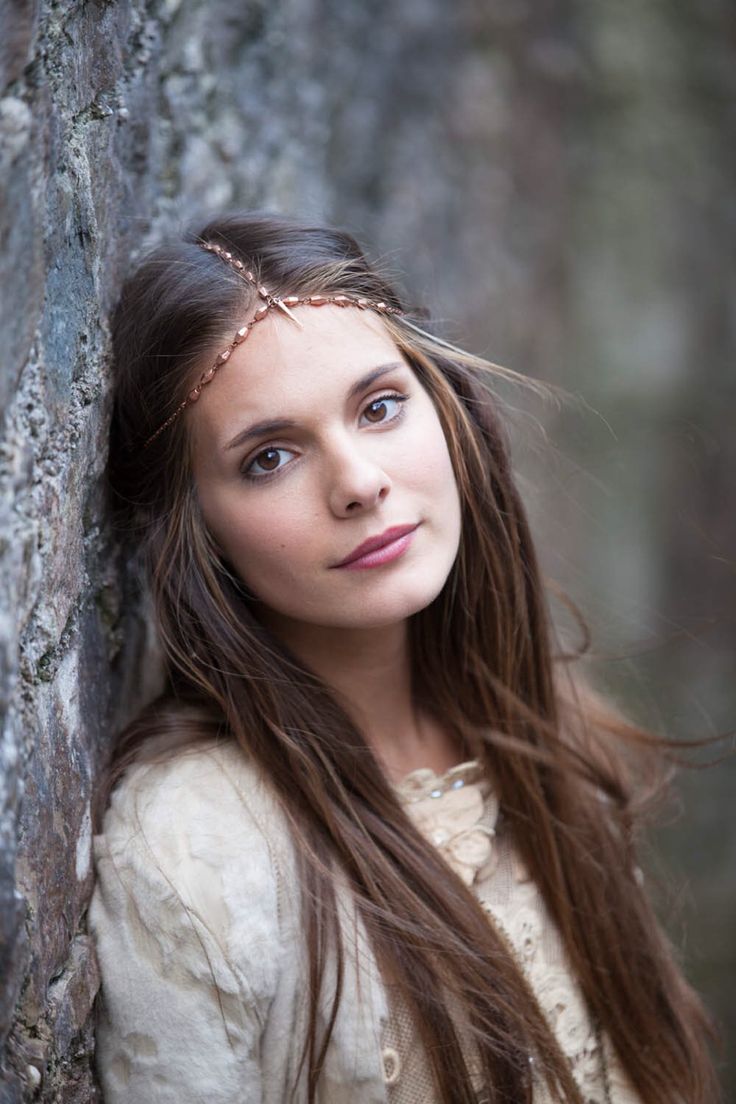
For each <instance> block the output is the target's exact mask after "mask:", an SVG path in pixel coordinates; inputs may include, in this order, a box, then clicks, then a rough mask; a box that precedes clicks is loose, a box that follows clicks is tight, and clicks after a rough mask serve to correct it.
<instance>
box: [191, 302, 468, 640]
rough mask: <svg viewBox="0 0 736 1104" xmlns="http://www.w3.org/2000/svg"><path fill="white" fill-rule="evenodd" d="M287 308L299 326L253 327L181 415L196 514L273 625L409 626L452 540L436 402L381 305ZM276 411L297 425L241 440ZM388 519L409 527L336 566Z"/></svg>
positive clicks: (456, 510) (450, 491)
mask: <svg viewBox="0 0 736 1104" xmlns="http://www.w3.org/2000/svg"><path fill="white" fill-rule="evenodd" d="M296 313H297V315H298V319H299V321H300V322H301V324H302V327H303V328H301V329H300V328H299V327H298V326H297V325H296V324H295V323H294V322H293V321H291V320H289V319H288V318H284V317H282V316H278V315H277V314H276V312H275V311H273V312H271V313H270V314H269V316H268V317H267V318H266V320H265V321H263V322H261V323H259V324H258V325H257V326H255V327H254V328H253V330H252V332H251V334H250V335H249V337H248V339H247V341H245V342H244V343H243V344H242V345H240V346H238V347H237V349H236V350H235V351H234V352H233V354H232V356H231V357H230V360H229V361H228V362H227V364H225V365H224V366H223V367H222V368H221V369H220V370H219V371H218V373H217V376H216V377H215V379H214V380H213V382H212V383H211V384H209V385H208V386H207V387H206V388H204V390H203V391H202V397H201V398H200V400H199V402H197V403H196V404H194V406H193V407H192V408H191V409H190V410H189V411H188V412H187V416H188V418H189V419H190V422H189V425H190V428H191V432H192V444H193V464H194V478H195V484H196V491H197V496H198V499H199V503H200V507H201V511H202V514H203V516H204V519H205V522H206V524H207V526H208V528H209V530H210V532H211V533H212V535H213V536H214V538H215V540H216V541H217V543H218V545H219V546H220V549H221V552H222V554H223V556H224V558H225V559H226V560H227V561H228V562H229V564H230V565H231V567H232V568H234V569H235V571H236V573H237V574H238V576H239V577H240V578H241V579H242V580H243V582H244V583H245V585H246V586H247V588H248V589H249V590H250V591H251V592H252V593H253V594H254V595H255V596H256V597H257V598H259V599H260V600H261V601H262V602H263V603H265V605H266V607H268V609H267V610H266V611H265V612H266V614H268V612H269V611H271V612H272V613H273V614H274V615H276V620H277V621H279V622H280V623H281V624H282V625H284V624H286V625H287V626H288V624H289V622H293V621H297V622H300V623H302V624H303V623H309V624H312V625H321V626H330V627H344V628H370V627H376V626H385V625H388V624H391V623H394V622H398V621H401V620H404V619H405V618H408V617H409V616H411V614H413V613H416V612H417V611H418V610H420V609H423V608H424V607H425V606H427V605H429V603H430V602H432V600H433V599H434V598H435V597H436V596H437V595H438V594H439V592H440V590H441V589H442V587H443V585H444V583H445V580H446V579H447V576H448V574H449V572H450V568H451V567H452V564H453V562H454V560H455V557H456V555H457V551H458V546H459V541H460V528H461V507H460V499H459V495H458V490H457V485H456V483H455V477H454V473H453V469H452V466H451V463H450V456H449V453H448V451H447V445H446V442H445V438H444V434H443V432H442V428H441V426H440V422H439V419H438V417H437V414H436V411H435V407H434V404H433V403H432V401H431V399H430V397H429V395H428V393H427V392H426V391H425V390H424V388H423V387H422V386H421V385H420V383H419V381H418V379H417V377H416V376H415V375H414V372H413V371H412V369H411V368H410V367H409V365H408V363H407V362H406V360H405V359H404V357H403V356H402V354H401V352H400V351H399V349H398V347H397V346H396V344H395V342H394V340H393V338H392V337H391V336H390V334H389V332H388V330H387V329H386V328H385V326H384V324H383V321H382V319H381V318H380V316H379V315H377V314H374V313H372V312H371V311H360V310H357V309H355V308H353V307H337V306H334V305H327V306H324V307H309V308H300V309H298V310H297V312H296ZM369 375H373V377H374V378H373V379H368V378H367V377H368V376H369ZM276 420H288V421H289V422H290V423H291V424H290V425H288V426H282V427H280V428H274V427H271V428H270V429H269V428H265V427H264V428H263V429H262V430H260V431H258V432H254V433H253V435H252V436H251V435H249V436H248V438H247V440H241V441H240V443H237V442H238V439H239V438H243V436H244V434H245V433H246V432H247V431H249V430H250V429H252V428H253V427H254V426H255V425H256V423H260V422H264V421H268V422H270V421H276ZM394 526H402V527H406V526H413V527H416V528H414V530H413V532H412V533H411V535H410V536H408V537H404V538H400V539H399V541H398V542H396V543H394V545H393V546H391V547H390V548H387V549H385V550H384V553H383V554H382V557H383V562H381V563H377V564H375V563H374V566H363V567H362V568H358V569H356V568H355V567H354V568H352V569H351V568H348V567H337V566H336V564H338V563H340V562H341V561H343V560H344V559H345V558H346V557H347V556H349V555H350V554H351V553H352V552H353V550H354V549H355V548H356V547H357V546H358V545H359V544H361V543H362V542H363V541H365V540H367V539H368V538H371V537H376V536H379V535H381V534H383V533H384V532H385V530H387V529H389V528H392V527H394ZM396 552H399V553H400V554H398V555H394V556H393V558H391V553H396ZM374 559H375V557H374Z"/></svg>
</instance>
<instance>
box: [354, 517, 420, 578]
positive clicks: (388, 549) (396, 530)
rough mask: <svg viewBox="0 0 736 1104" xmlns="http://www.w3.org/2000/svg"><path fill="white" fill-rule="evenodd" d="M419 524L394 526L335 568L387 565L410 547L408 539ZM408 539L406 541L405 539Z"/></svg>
mask: <svg viewBox="0 0 736 1104" xmlns="http://www.w3.org/2000/svg"><path fill="white" fill-rule="evenodd" d="M418 525H419V522H417V524H416V525H394V526H393V528H391V529H386V531H385V532H383V533H381V534H380V536H378V537H369V538H368V540H365V541H363V543H362V544H359V545H358V547H357V548H354V549H353V551H352V552H351V553H350V555H349V556H346V557H345V559H344V560H341V561H340V563H336V564H333V565H332V566H333V567H350V566H351V565H352V566H355V567H357V566H361V567H373V566H375V565H378V564H379V563H386V562H387V561H388V560H392V559H394V558H395V557H396V556H399V555H401V553H402V552H403V551H404V549H405V548H408V547H409V544H410V543H411V542H410V540H409V539H408V537H409V534H411V533H413V532H414V530H415V529H416V528H417V527H418ZM404 538H406V539H404ZM381 550H385V551H384V552H383V555H379V553H380V552H381Z"/></svg>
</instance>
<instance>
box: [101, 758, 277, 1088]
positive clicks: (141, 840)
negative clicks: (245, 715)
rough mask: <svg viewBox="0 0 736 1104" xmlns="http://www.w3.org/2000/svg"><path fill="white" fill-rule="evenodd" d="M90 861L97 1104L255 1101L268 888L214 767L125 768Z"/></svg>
mask: <svg viewBox="0 0 736 1104" xmlns="http://www.w3.org/2000/svg"><path fill="white" fill-rule="evenodd" d="M94 856H95V866H96V874H97V879H96V884H95V888H94V891H93V896H92V901H91V903H90V909H89V928H90V933H91V934H92V936H93V939H94V942H95V947H96V952H97V958H98V962H99V966H100V975H101V981H102V984H101V993H100V996H99V998H98V1018H97V1025H96V1035H97V1046H96V1066H97V1073H98V1077H99V1080H100V1083H101V1086H102V1089H103V1094H104V1100H105V1102H106V1104H205V1102H206V1104H235V1102H236V1101H237V1104H261V1101H262V1098H263V1094H262V1084H261V1067H260V1043H261V1035H262V1032H263V1028H264V1024H265V1020H266V1017H267V1013H268V1008H269V1004H270V1003H271V1000H272V998H273V995H274V992H275V989H276V980H277V970H278V959H279V931H278V914H277V890H276V884H275V882H276V879H275V872H274V869H273V866H272V863H271V856H270V852H269V848H268V841H267V839H266V838H265V836H264V834H263V832H262V831H261V830H260V826H259V825H258V824H256V823H255V818H253V817H251V816H249V815H248V811H247V809H246V808H245V806H244V803H243V800H242V793H240V792H238V791H236V790H235V788H234V787H233V786H232V785H231V783H230V781H229V779H228V777H227V773H226V772H225V771H224V770H223V768H222V763H221V761H220V760H218V758H217V757H216V756H211V755H208V754H206V753H198V754H195V755H184V756H181V757H180V758H178V759H176V760H174V761H172V762H169V763H167V764H165V765H160V764H155V765H153V766H152V765H150V764H146V765H144V766H141V765H138V766H136V767H134V768H133V769H132V770H131V769H130V768H129V773H128V774H126V775H125V776H124V778H123V781H122V783H120V784H119V787H118V789H117V790H116V791H114V793H113V797H112V801H111V804H110V807H109V808H108V810H107V812H106V814H105V819H104V822H103V826H102V832H101V834H100V835H97V836H95V837H94Z"/></svg>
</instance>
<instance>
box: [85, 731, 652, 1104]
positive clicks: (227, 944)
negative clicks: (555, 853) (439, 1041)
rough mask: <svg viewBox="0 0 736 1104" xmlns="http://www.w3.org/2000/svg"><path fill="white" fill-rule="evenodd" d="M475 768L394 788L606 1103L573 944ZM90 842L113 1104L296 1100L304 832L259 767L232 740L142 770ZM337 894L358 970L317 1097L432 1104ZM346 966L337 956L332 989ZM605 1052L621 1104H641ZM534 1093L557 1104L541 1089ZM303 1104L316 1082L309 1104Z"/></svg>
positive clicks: (341, 891)
mask: <svg viewBox="0 0 736 1104" xmlns="http://www.w3.org/2000/svg"><path fill="white" fill-rule="evenodd" d="M477 774H478V764H477V763H475V762H474V761H468V762H467V763H463V764H459V765H458V766H455V767H453V768H451V769H450V770H449V771H447V772H445V773H444V774H442V775H441V776H437V775H435V774H434V773H433V772H432V771H430V770H415V771H412V772H411V773H410V774H409V775H407V776H406V777H405V778H404V779H403V780H402V782H401V783H400V784H399V785H398V787H397V789H398V791H399V793H400V796H401V798H402V800H405V801H406V802H407V803H408V805H407V807H408V809H409V811H410V815H412V816H413V817H414V819H415V820H416V822H417V824H418V825H419V826H420V829H421V830H422V831H423V832H425V833H426V834H427V835H428V836H429V837H430V838H431V839H432V840H433V841H434V843H435V844H436V846H437V847H438V848H439V849H440V851H441V852H442V854H443V855H444V856H445V858H446V859H447V861H448V863H449V864H450V865H451V866H452V867H454V868H455V870H457V871H458V873H459V874H460V876H461V877H462V878H463V879H464V880H465V881H466V882H467V883H468V884H469V885H471V886H472V888H473V890H474V891H475V892H477V894H478V897H479V899H480V900H481V902H482V904H483V907H484V908H486V909H487V910H488V912H489V914H491V915H492V916H493V918H494V920H495V922H496V923H498V924H500V925H501V926H502V928H503V930H504V932H505V933H506V935H507V937H508V938H509V940H510V941H511V943H512V944H513V946H514V947H516V949H517V952H518V954H519V957H520V960H521V962H522V963H523V966H524V969H526V970H527V971H528V974H529V977H530V980H531V982H532V985H533V987H534V989H535V990H536V992H537V994H538V996H539V1000H540V1004H541V1005H542V1007H543V1009H544V1011H545V1012H546V1013H547V1015H548V1016H549V1018H550V1020H551V1022H552V1024H553V1027H554V1030H555V1031H556V1033H557V1036H558V1038H559V1039H560V1042H561V1044H562V1046H563V1048H564V1050H565V1052H566V1053H567V1054H568V1055H569V1056H570V1060H571V1062H572V1064H573V1069H574V1072H575V1076H576V1077H577V1078H578V1081H579V1083H580V1084H581V1086H582V1087H583V1089H584V1094H585V1099H586V1101H589V1102H591V1104H605V1102H606V1095H605V1086H604V1083H603V1077H602V1074H601V1068H600V1064H599V1053H598V1050H599V1048H598V1044H597V1040H596V1038H595V1034H594V1032H593V1031H592V1030H591V1026H590V1024H589V1022H588V1019H587V1016H586V1014H585V1010H584V1008H583V1005H582V1002H581V1000H580V996H579V993H578V990H577V988H576V986H575V983H574V981H573V979H572V978H571V977H570V975H569V972H568V971H567V969H566V966H565V961H564V956H563V954H562V952H561V949H560V946H559V941H558V939H557V936H556V934H555V931H554V930H553V926H552V924H551V922H550V920H549V918H548V917H547V915H546V913H545V910H544V908H543V904H542V902H541V900H540V897H539V895H538V893H537V892H536V889H535V886H534V884H533V883H532V882H531V881H530V880H529V879H528V877H527V875H526V872H525V871H524V870H523V869H522V867H521V865H520V864H519V862H518V860H517V859H516V857H515V856H514V853H513V850H512V848H511V846H510V843H509V841H508V839H507V838H506V834H505V832H504V830H503V822H502V820H501V819H499V817H498V805H497V802H496V800H495V797H494V795H493V794H492V793H491V792H490V788H489V786H488V784H487V783H486V782H485V781H484V780H482V779H481V778H480V777H477V778H476V775H477ZM474 779H475V780H474ZM93 846H94V857H95V866H96V871H97V881H96V885H95V889H94V893H93V897H92V902H91V904H90V909H89V930H90V932H91V934H92V935H93V938H94V940H95V946H96V948H97V956H98V960H99V964H100V973H101V977H102V992H101V1000H100V1003H99V1006H98V1008H99V1011H98V1025H97V1052H96V1064H97V1071H98V1074H99V1078H100V1081H101V1084H102V1088H103V1092H104V1099H105V1101H106V1104H284V1102H285V1101H286V1100H287V1099H289V1089H290V1088H291V1085H292V1084H293V1080H294V1078H295V1075H296V1063H297V1059H298V1057H299V1053H300V1050H301V1047H300V1046H297V1045H296V1042H295V1041H296V1040H302V1039H303V1038H304V1031H305V1026H306V1009H305V1003H306V1002H305V994H306V993H307V985H308V980H307V979H308V975H307V962H306V954H305V950H304V945H303V937H302V934H303V933H302V925H301V922H300V900H299V892H298V878H297V872H296V866H295V856H294V851H293V844H292V842H291V836H290V833H289V828H288V825H287V823H286V818H285V817H284V815H283V812H282V811H281V810H280V808H279V807H278V805H277V803H276V802H275V800H274V799H273V797H272V795H271V792H270V789H269V786H268V784H267V782H266V781H265V780H264V779H263V778H262V776H261V775H260V773H259V771H258V769H257V768H256V767H255V766H254V765H253V764H252V763H250V762H249V761H248V760H247V759H246V757H245V756H244V755H243V754H242V752H241V751H240V749H239V748H237V747H236V746H235V745H233V744H229V743H223V742H217V741H209V742H207V743H206V744H204V745H200V747H198V748H195V749H193V750H192V751H187V752H185V753H181V752H179V753H177V754H176V755H175V756H174V757H170V758H169V759H168V761H167V762H165V763H162V764H155V765H151V764H136V765H135V766H133V767H132V768H130V769H129V770H128V772H127V773H126V775H125V778H124V779H123V781H122V783H121V784H120V785H119V786H118V787H117V788H116V790H115V791H114V793H113V796H112V801H111V806H110V808H109V809H108V810H107V813H106V815H105V820H104V824H103V831H102V833H101V834H100V835H97V836H95V837H94V843H93ZM337 894H338V905H339V908H340V922H341V929H342V932H343V940H344V943H345V950H346V963H345V977H344V986H343V994H342V999H341V1003H340V1007H339V1011H338V1015H337V1019H336V1022H335V1027H334V1032H333V1036H332V1039H331V1042H330V1045H329V1046H328V1048H327V1053H326V1056H325V1062H324V1065H323V1071H322V1074H321V1077H320V1082H319V1088H318V1093H317V1100H318V1102H319V1104H420V1102H421V1104H433V1096H432V1092H431V1085H430V1083H429V1079H428V1071H427V1069H426V1066H425V1064H424V1062H423V1058H422V1054H421V1050H420V1049H419V1047H418V1046H417V1044H416V1038H415V1035H414V1033H413V1030H412V1025H411V1023H410V1022H409V1021H408V1018H407V1017H405V1016H403V1015H402V1011H401V1009H400V1008H396V1007H394V1008H389V1004H388V999H387V994H386V990H385V987H384V986H383V983H382V980H381V977H380V972H379V971H378V969H377V966H376V963H375V959H374V957H373V955H372V951H371V949H370V945H369V943H368V940H367V938H366V936H365V932H364V929H363V925H362V923H361V922H360V919H359V917H357V914H356V913H355V911H354V908H353V906H352V898H351V896H350V894H349V892H347V889H346V887H343V886H342V885H341V884H340V880H339V879H338V884H337ZM332 958H333V956H332V951H331V949H329V948H328V952H327V966H328V973H327V986H328V988H327V991H328V992H329V991H330V978H331V977H332V978H333V980H334V962H333V961H332ZM328 1003H330V1002H328ZM327 1011H329V1009H327ZM323 1029H324V1022H321V1023H320V1024H319V1030H320V1031H322V1030H323ZM606 1050H607V1051H608V1052H609V1053H608V1067H609V1082H610V1087H611V1100H612V1102H613V1104H635V1102H636V1104H639V1102H638V1101H637V1098H636V1097H635V1095H634V1094H633V1092H632V1091H631V1090H630V1089H629V1088H628V1087H627V1085H626V1083H625V1081H624V1078H623V1076H622V1075H621V1072H620V1070H619V1069H618V1067H617V1065H616V1063H615V1061H614V1059H613V1056H612V1055H611V1054H610V1048H609V1047H608V1046H607V1045H606ZM537 1100H538V1101H539V1104H546V1096H545V1095H544V1094H543V1093H542V1091H541V1089H540V1092H539V1094H538V1096H536V1095H535V1104H536V1102H537ZM305 1101H306V1087H305V1081H304V1077H303V1076H302V1078H301V1079H300V1082H299V1087H298V1091H297V1093H296V1094H295V1096H294V1104H304V1102H305Z"/></svg>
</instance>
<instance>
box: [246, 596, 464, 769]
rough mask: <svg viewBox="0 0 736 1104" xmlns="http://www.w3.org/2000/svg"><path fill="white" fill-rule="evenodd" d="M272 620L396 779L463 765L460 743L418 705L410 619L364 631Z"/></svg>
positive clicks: (285, 641)
mask: <svg viewBox="0 0 736 1104" xmlns="http://www.w3.org/2000/svg"><path fill="white" fill-rule="evenodd" d="M268 621H269V627H270V628H271V630H272V631H273V632H274V634H275V635H276V636H279V637H280V638H281V639H282V640H283V642H284V643H285V644H286V645H287V646H288V648H289V649H290V650H291V651H292V652H293V653H294V654H295V655H296V656H297V657H298V658H299V659H300V660H301V661H302V662H303V663H304V664H305V665H306V666H308V667H309V668H310V670H312V671H314V672H315V674H317V675H318V676H319V677H320V678H321V679H323V681H324V682H326V683H327V685H328V686H329V687H330V688H331V690H332V691H333V693H334V694H335V696H336V697H337V698H338V700H339V701H340V704H341V705H342V706H343V708H344V709H345V711H346V712H347V714H348V716H349V717H350V718H351V720H353V722H354V723H355V724H356V725H357V726H358V727H359V728H360V730H361V731H362V732H363V734H364V736H365V739H366V742H367V744H368V745H369V747H370V748H371V749H372V750H373V753H374V754H375V756H376V758H377V759H378V761H379V764H380V765H381V767H382V768H383V770H384V771H385V772H386V774H387V775H388V777H389V778H390V779H391V780H392V781H398V780H399V779H400V778H402V777H403V776H404V774H406V773H407V772H408V771H410V770H413V769H414V768H415V767H424V766H429V767H432V768H433V769H434V770H437V771H438V772H439V771H443V770H446V769H447V768H448V767H450V766H454V764H455V763H457V762H459V760H460V755H461V752H460V748H459V744H458V741H457V740H456V739H455V738H454V736H451V734H449V733H448V732H447V730H446V729H445V728H444V727H443V726H442V725H441V724H439V723H438V722H437V721H436V720H434V719H433V718H432V717H430V716H429V714H428V713H427V712H426V711H425V710H423V709H422V708H421V706H420V705H419V704H418V703H417V702H416V701H415V699H414V696H413V692H412V680H411V662H410V653H409V642H408V627H409V626H408V621H402V622H400V623H398V624H392V625H384V626H380V627H377V628H361V629H356V628H339V627H338V628H336V627H333V626H322V625H308V624H303V623H298V624H294V623H293V622H291V623H289V624H288V625H287V624H285V623H284V622H283V621H282V620H280V619H277V618H274V617H273V616H272V615H271V616H269V618H268Z"/></svg>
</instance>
